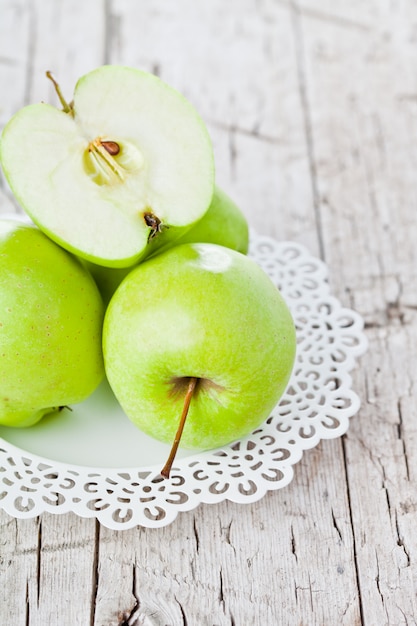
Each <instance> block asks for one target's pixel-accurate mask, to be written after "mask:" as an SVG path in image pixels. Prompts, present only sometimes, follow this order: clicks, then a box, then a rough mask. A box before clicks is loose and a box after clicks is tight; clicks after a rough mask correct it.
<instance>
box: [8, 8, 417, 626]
mask: <svg viewBox="0 0 417 626" xmlns="http://www.w3.org/2000/svg"><path fill="white" fill-rule="evenodd" d="M103 63H122V64H126V65H132V66H137V67H140V68H143V69H146V70H150V71H153V72H155V73H156V74H158V75H159V76H161V77H162V78H163V79H164V80H166V81H167V82H169V83H170V84H172V85H173V86H175V87H177V88H178V89H179V90H180V91H182V92H183V93H184V94H185V95H186V96H187V97H188V98H189V99H190V100H191V101H192V102H193V103H194V104H195V106H196V107H197V109H198V110H199V112H200V113H201V115H202V117H203V118H204V120H205V121H206V123H207V126H208V128H209V131H210V133H211V136H212V140H213V145H214V150H215V156H216V163H217V181H218V183H219V184H220V185H221V186H222V187H223V188H224V189H225V190H226V191H228V192H229V194H230V195H231V196H232V197H233V198H234V199H235V200H236V201H237V202H238V203H239V204H240V206H241V208H242V210H243V211H244V212H245V214H246V216H247V218H248V220H249V223H250V225H251V226H252V227H253V228H255V229H256V230H257V231H258V232H260V233H263V234H268V235H270V236H272V237H274V238H276V239H278V240H291V241H295V242H299V243H302V244H304V245H305V246H307V247H308V248H309V250H310V251H311V253H312V254H314V255H317V256H321V257H322V258H323V259H324V260H325V262H326V263H327V265H328V268H329V272H330V283H331V288H332V291H333V293H334V294H335V295H336V296H337V297H338V298H339V299H340V300H341V302H342V303H343V304H344V305H345V306H347V307H349V308H352V309H354V310H356V311H358V312H359V313H360V314H361V315H362V316H363V317H364V320H365V323H366V333H367V336H368V339H369V350H368V352H367V353H366V355H365V356H364V357H362V359H361V360H360V363H359V365H358V366H357V367H356V369H355V370H354V371H353V388H354V389H355V390H356V391H357V393H358V394H359V395H360V397H361V399H362V407H361V410H360V412H359V414H358V415H356V416H355V417H354V418H352V420H351V426H350V429H349V431H348V432H347V434H346V435H344V436H343V437H342V438H339V439H335V440H332V441H322V442H321V443H320V444H319V445H318V446H317V447H316V448H315V449H313V450H311V451H309V452H306V453H305V454H304V456H303V458H302V460H301V462H300V463H298V464H297V465H296V467H295V478H294V480H293V481H292V482H291V484H290V485H289V486H288V487H286V488H285V489H282V490H279V491H275V492H270V493H269V494H268V495H266V496H265V497H264V498H263V499H262V500H260V501H259V502H256V503H254V504H248V505H238V504H233V503H231V502H227V501H226V502H223V503H221V504H217V505H201V506H199V507H198V508H197V509H195V510H194V511H191V512H188V513H182V514H180V515H179V516H178V518H177V519H176V520H175V521H174V522H173V523H172V524H171V525H169V526H167V527H165V528H162V529H158V530H155V529H147V528H142V527H137V528H134V529H131V530H126V531H121V532H116V531H111V530H109V529H107V528H105V527H104V526H101V525H100V524H99V523H98V522H96V521H95V520H93V519H82V518H79V517H77V516H76V515H74V514H65V515H56V516H54V515H51V514H44V515H42V516H41V517H40V518H35V519H29V520H23V521H22V520H20V521H18V520H16V519H13V518H12V517H10V516H9V515H8V514H6V513H4V512H1V513H0V523H1V538H0V542H1V552H0V571H1V586H0V589H1V591H0V595H1V598H2V600H1V609H0V611H1V616H2V619H1V620H0V621H1V623H2V624H6V623H7V624H14V625H16V626H17V625H21V626H24V625H25V626H46V625H48V626H49V625H51V626H58V625H59V626H78V625H79V626H93V625H94V626H110V625H111V626H116V625H117V626H122V624H123V625H124V626H127V625H129V626H133V625H135V626H139V625H144V626H151V625H156V624H158V625H161V626H163V625H169V626H171V625H172V626H177V625H180V624H182V625H185V624H188V625H189V626H202V625H210V626H211V625H216V626H220V625H226V624H228V625H232V624H235V625H236V626H247V625H249V624H254V625H255V624H259V625H262V626H279V625H284V626H285V625H287V624H289V625H294V626H295V625H297V626H298V625H301V624H302V625H303V626H314V625H320V626H322V625H325V626H334V625H336V624H344V625H347V626H353V625H357V624H366V625H367V626H375V625H378V626H382V625H387V626H388V625H389V626H396V625H400V624H408V625H411V624H416V623H417V410H416V400H415V393H414V392H415V377H416V374H417V357H416V355H417V253H416V242H417V174H416V168H417V139H416V138H417V5H416V3H415V2H413V0H399V1H395V2H394V1H392V0H356V1H355V2H352V1H349V0H299V1H298V0H293V1H291V0H258V1H256V0H229V2H222V1H221V0H211V2H205V3H202V2H195V1H193V0H177V1H176V2H172V3H168V2H163V1H162V0H155V1H152V2H139V1H137V2H134V1H133V0H131V1H130V2H129V0H119V1H118V0H89V1H88V2H87V1H85V0H72V2H65V3H64V2H56V1H54V0H0V85H1V99H0V117H1V126H3V125H4V123H6V121H7V120H8V119H9V118H10V116H11V115H12V114H13V113H14V112H15V111H16V110H17V109H18V108H20V107H22V106H23V105H25V104H27V103H32V102H37V101H40V100H46V101H50V102H54V103H55V102H56V100H55V96H54V94H53V93H52V88H51V85H49V84H48V83H47V81H46V80H45V70H48V69H50V70H52V71H53V72H54V73H55V75H56V76H57V77H58V78H59V80H60V83H61V86H62V89H63V91H64V93H66V94H71V92H72V89H73V86H74V83H75V81H76V79H77V78H78V77H79V76H80V75H82V74H84V73H86V72H87V71H88V70H90V69H92V68H94V67H96V66H98V65H101V64H103ZM17 210H18V209H17V207H16V205H15V203H14V201H13V200H12V197H11V194H10V191H9V190H8V188H7V186H6V184H5V183H4V182H3V183H2V185H1V188H0V212H1V213H5V212H10V211H17Z"/></svg>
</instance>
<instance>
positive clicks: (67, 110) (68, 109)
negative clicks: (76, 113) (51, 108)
mask: <svg viewBox="0 0 417 626" xmlns="http://www.w3.org/2000/svg"><path fill="white" fill-rule="evenodd" d="M46 76H47V78H49V80H50V81H52V83H53V86H54V87H55V91H56V94H57V96H58V98H59V101H60V102H61V104H62V108H63V111H64V113H69V114H70V115H73V110H72V107H71V105H70V104H68V102H67V101H66V100H65V98H64V96H63V95H62V91H61V88H60V86H59V84H58V83H57V81H56V80H55V78H54V76H53V74H52V72H50V71H49V70H48V71H47V72H46Z"/></svg>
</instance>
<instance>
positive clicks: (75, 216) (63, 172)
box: [0, 65, 214, 267]
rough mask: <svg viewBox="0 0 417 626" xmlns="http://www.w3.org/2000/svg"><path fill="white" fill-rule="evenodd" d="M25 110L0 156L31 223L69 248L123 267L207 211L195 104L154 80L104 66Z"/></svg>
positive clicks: (209, 166) (209, 162)
mask: <svg viewBox="0 0 417 626" xmlns="http://www.w3.org/2000/svg"><path fill="white" fill-rule="evenodd" d="M48 76H49V77H50V78H51V79H52V80H53V82H54V85H55V87H56V90H57V93H58V96H59V98H60V100H61V103H62V105H63V110H59V109H57V108H56V107H53V106H51V105H48V104H44V103H40V104H32V105H29V106H26V107H24V108H23V109H21V110H20V111H18V112H17V113H16V114H15V115H14V116H13V117H12V119H11V120H10V121H9V122H8V124H7V125H6V127H5V129H4V131H3V134H2V139H1V145H0V158H1V162H2V165H3V169H4V173H5V176H6V178H7V180H8V182H9V184H10V187H11V189H12V191H13V193H14V195H15V196H16V198H17V200H18V201H19V202H20V204H21V205H22V207H23V208H24V210H25V211H26V212H27V213H28V215H29V216H30V217H31V218H32V220H33V221H34V222H35V223H36V224H37V225H38V226H39V228H41V229H42V230H43V231H44V232H45V233H46V234H47V235H49V236H50V237H51V238H52V239H53V240H54V241H56V242H57V243H59V244H60V245H61V246H63V247H64V248H66V249H67V250H69V251H71V252H74V253H76V254H77V255H79V256H81V257H83V258H85V259H88V260H90V261H93V262H94V263H97V264H99V265H105V266H108V267H128V266H130V265H133V264H135V263H137V262H138V261H139V260H140V259H143V258H144V257H146V256H147V255H149V254H150V253H151V252H153V251H154V250H155V249H157V248H158V247H160V246H162V245H164V244H165V243H166V242H169V241H174V240H175V239H176V238H178V237H179V236H180V235H182V234H184V232H186V230H187V229H188V228H190V227H191V226H192V225H193V224H194V223H195V222H196V221H197V220H199V219H200V218H201V217H202V216H203V215H204V213H205V212H206V210H207V209H208V207H209V205H210V202H211V198H212V195H213V189H214V164H213V151H212V146H211V141H210V138H209V135H208V133H207V129H206V127H205V125H204V123H203V121H202V119H201V118H200V116H199V115H198V114H197V112H196V111H195V109H194V107H193V106H192V105H191V104H190V103H189V102H188V101H187V100H186V99H185V98H184V97H183V96H182V95H181V94H179V93H178V92H177V91H176V90H174V89H173V88H172V87H170V86H168V85H166V84H165V83H164V82H162V81H161V80H160V79H159V78H157V77H156V76H153V75H152V74H149V73H147V72H143V71H140V70H137V69H133V68H128V67H123V66H116V65H114V66H113V65H106V66H103V67H100V68H98V69H96V70H93V71H92V72H90V73H88V74H86V75H85V76H83V77H82V78H81V79H80V80H79V81H78V82H77V84H76V87H75V92H74V99H73V101H72V102H71V104H68V103H67V102H66V101H65V99H64V98H63V96H62V94H61V91H60V89H59V86H58V85H57V83H56V81H55V80H54V79H53V78H52V76H51V75H50V73H48Z"/></svg>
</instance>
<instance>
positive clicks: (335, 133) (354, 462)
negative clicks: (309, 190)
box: [299, 3, 417, 624]
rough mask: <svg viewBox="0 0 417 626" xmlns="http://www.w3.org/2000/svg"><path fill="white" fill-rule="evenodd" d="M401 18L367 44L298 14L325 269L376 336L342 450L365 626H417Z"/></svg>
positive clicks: (414, 344)
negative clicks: (357, 414)
mask: <svg viewBox="0 0 417 626" xmlns="http://www.w3.org/2000/svg"><path fill="white" fill-rule="evenodd" d="M303 7H305V3H304V4H303ZM345 8H346V7H345ZM406 8H408V9H410V10H411V4H410V3H402V6H401V8H399V6H398V5H394V4H392V3H391V4H390V5H389V4H388V3H385V4H384V3H381V5H380V6H379V12H378V13H377V17H378V20H377V22H376V23H375V22H372V23H370V24H369V28H370V30H369V32H368V31H367V30H365V29H359V28H357V29H352V28H351V27H350V25H347V24H346V23H345V22H344V21H343V22H339V23H336V22H335V21H334V20H328V19H321V18H320V19H318V16H317V15H314V16H312V15H310V14H309V13H308V12H303V11H300V12H299V15H302V16H303V17H302V32H303V37H304V51H305V59H306V77H307V78H306V83H307V87H308V98H309V103H310V106H311V126H312V138H313V146H314V158H315V164H316V165H315V170H316V175H317V181H318V182H317V186H318V192H319V199H320V206H319V209H320V213H321V220H322V224H323V238H324V247H325V252H326V258H327V260H328V263H329V265H330V267H331V268H337V274H336V273H335V272H332V282H333V284H334V288H335V290H336V292H337V293H339V295H340V296H341V297H346V295H349V296H350V297H351V302H352V305H353V306H354V307H355V308H357V309H358V310H359V311H361V312H362V313H363V314H364V316H365V319H366V321H367V324H368V327H369V333H370V349H369V352H368V355H367V356H366V357H365V358H364V359H363V367H362V368H361V370H360V371H358V372H357V373H356V376H355V380H356V381H357V385H358V386H359V388H360V390H361V392H362V395H363V398H364V406H363V409H362V411H361V415H360V418H359V419H355V420H353V423H352V428H351V429H350V431H349V432H348V434H347V436H346V438H345V447H346V459H347V472H348V474H347V475H348V485H349V498H350V502H351V509H352V521H353V530H354V535H355V554H356V564H357V571H358V584H359V588H360V594H361V601H362V614H363V620H364V623H365V624H376V623H380V624H410V623H413V624H414V623H416V619H417V585H416V573H415V572H416V562H415V555H416V551H417V543H416V534H415V527H416V524H417V514H416V493H417V483H416V473H415V467H416V454H417V447H416V429H417V425H416V422H415V409H416V403H415V396H414V389H413V387H414V373H415V372H416V371H417V368H416V361H415V353H416V348H417V316H416V309H417V296H416V294H417V290H416V287H417V284H416V282H417V273H416V267H417V263H416V261H417V259H416V253H415V244H414V242H415V241H416V236H417V222H416V220H415V205H416V190H415V183H414V179H415V175H414V161H415V157H414V152H415V148H414V146H413V144H412V143H411V142H410V140H409V138H410V135H411V136H412V135H413V134H415V131H416V128H415V126H416V121H415V117H414V116H411V115H410V94H413V93H415V91H416V79H415V72H414V68H415V64H416V60H417V58H416V51H415V47H414V46H413V45H412V42H411V38H412V32H413V22H411V23H409V24H408V22H407V23H406V22H402V19H403V18H404V15H405V13H404V12H405V9H406ZM329 10H330V9H329ZM332 10H333V9H332ZM399 13H400V15H399ZM345 15H346V14H345ZM353 19H356V15H355V10H354V8H352V20H353ZM393 23H394V24H396V26H397V28H396V29H395V30H394V32H393V33H392V34H391V30H392V24H393ZM414 24H415V22H414ZM335 31H338V32H337V36H336V34H335ZM341 77H344V80H341ZM405 94H408V95H407V96H405ZM411 100H412V98H411ZM413 413H414V418H413V417H412V414H413Z"/></svg>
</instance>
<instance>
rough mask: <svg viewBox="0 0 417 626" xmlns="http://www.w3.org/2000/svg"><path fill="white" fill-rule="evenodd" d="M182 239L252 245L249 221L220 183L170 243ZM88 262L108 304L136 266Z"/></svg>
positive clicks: (243, 246)
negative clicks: (198, 215)
mask: <svg viewBox="0 0 417 626" xmlns="http://www.w3.org/2000/svg"><path fill="white" fill-rule="evenodd" d="M182 243H217V244H219V245H222V246H226V247H227V248H231V249H232V250H237V251H238V252H242V253H243V254H246V253H247V251H248V245H249V229H248V223H247V221H246V218H245V216H244V215H243V213H242V211H241V210H240V209H239V207H238V206H237V205H236V204H235V203H234V202H233V200H232V199H231V198H230V197H229V196H228V195H227V194H226V193H225V192H224V191H222V190H221V189H219V187H216V188H215V191H214V195H213V198H212V201H211V204H210V206H209V208H208V211H207V212H206V213H205V214H204V215H203V217H202V218H201V219H200V220H199V221H198V222H197V223H196V224H195V225H194V226H193V227H192V228H191V229H190V230H189V231H188V232H187V233H186V234H185V235H183V236H182V237H180V238H179V239H178V240H177V241H175V242H173V243H171V244H168V246H167V247H171V246H172V245H179V244H182ZM163 249H164V250H165V249H166V247H164V248H163ZM158 253H159V251H158V252H156V254H158ZM154 254H155V253H154ZM85 263H86V266H87V268H88V270H89V271H90V272H91V274H92V275H93V278H94V280H95V281H96V283H97V286H98V288H99V290H100V293H101V295H102V297H103V300H104V302H105V303H106V304H107V303H108V302H110V299H111V297H112V296H113V294H114V292H115V291H116V289H117V287H118V286H119V284H120V283H121V282H122V280H123V278H125V276H127V275H128V274H129V272H131V271H132V267H122V268H113V267H103V266H102V265H97V264H95V263H89V262H88V261H86V262H85Z"/></svg>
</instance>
